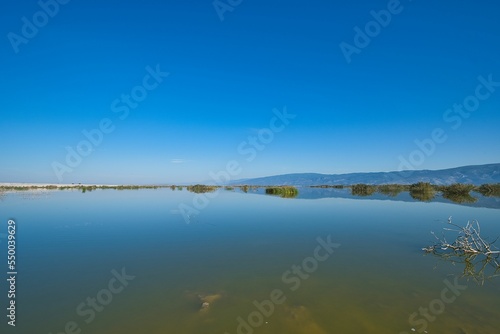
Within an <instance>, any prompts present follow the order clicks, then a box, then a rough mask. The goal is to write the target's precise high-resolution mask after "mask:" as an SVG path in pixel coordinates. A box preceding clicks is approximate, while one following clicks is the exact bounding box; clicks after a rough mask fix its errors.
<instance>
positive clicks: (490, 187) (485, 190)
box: [474, 183, 500, 197]
mask: <svg viewBox="0 0 500 334" xmlns="http://www.w3.org/2000/svg"><path fill="white" fill-rule="evenodd" d="M474 190H475V191H477V192H479V193H480V194H481V195H483V196H488V197H500V183H495V184H483V185H481V186H479V187H476V188H474Z"/></svg>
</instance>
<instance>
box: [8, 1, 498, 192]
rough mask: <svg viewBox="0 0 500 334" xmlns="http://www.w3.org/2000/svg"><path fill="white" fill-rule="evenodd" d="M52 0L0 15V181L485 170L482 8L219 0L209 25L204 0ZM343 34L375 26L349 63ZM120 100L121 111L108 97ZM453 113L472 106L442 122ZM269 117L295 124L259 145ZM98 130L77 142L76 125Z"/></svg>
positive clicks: (488, 124)
mask: <svg viewBox="0 0 500 334" xmlns="http://www.w3.org/2000/svg"><path fill="white" fill-rule="evenodd" d="M60 1H61V3H57V4H58V5H57V6H58V8H57V9H56V7H55V6H54V3H56V2H55V0H50V1H44V0H42V3H48V4H50V5H47V6H45V7H47V8H49V11H50V10H52V11H53V13H52V14H53V15H52V16H53V17H50V15H47V14H43V12H42V13H39V12H40V11H43V8H42V7H43V6H41V5H40V3H38V2H37V1H26V0H22V1H17V2H12V1H11V2H9V3H8V4H6V5H4V9H3V10H2V11H1V14H0V15H1V18H0V27H1V32H2V33H3V35H4V38H3V40H2V43H0V57H1V58H2V59H1V60H2V61H1V62H0V68H1V73H2V80H1V81H0V89H1V91H2V101H1V108H0V119H1V122H0V136H1V137H0V138H1V140H0V154H1V163H0V182H51V183H59V182H63V183H71V182H82V183H139V184H142V183H185V182H199V181H206V180H210V176H209V173H210V172H219V171H223V170H225V169H226V165H227V163H228V162H229V161H236V162H237V163H238V165H239V167H240V168H239V169H238V172H237V173H234V175H232V176H231V177H232V178H233V179H239V178H247V177H257V176H266V175H274V174H282V173H294V172H319V173H346V172H360V171H389V170H398V169H407V168H415V169H441V168H449V167H456V166H461V165H472V164H484V163H494V162H498V160H499V159H498V158H499V157H500V145H498V144H499V137H498V125H499V124H500V83H499V84H495V83H496V82H500V62H499V61H498V56H499V54H500V40H499V39H500V37H499V36H500V21H499V20H498V15H497V14H498V13H499V11H500V4H498V2H497V1H494V0H485V1H482V2H481V3H480V4H478V3H477V2H474V1H472V0H466V1H451V0H449V1H439V2H430V1H421V0H418V1H417V0H414V1H409V0H406V1H401V2H400V3H399V4H398V3H397V2H396V1H394V0H391V1H356V2H355V3H354V2H353V3H348V2H345V1H326V0H322V1H319V0H316V1H314V0H313V1H307V2H305V1H286V2H284V1H269V0H267V1H260V0H253V1H249V0H243V1H237V0H232V1H230V2H229V1H228V0H221V1H219V3H218V6H219V8H224V6H226V7H225V8H226V9H228V8H229V9H230V10H227V11H225V12H224V13H222V14H221V13H218V12H217V10H216V9H215V7H214V4H213V1H200V0H196V1H195V0H182V1H181V0H172V1H156V0H145V1H140V2H139V1H125V2H123V1H93V0H91V1H78V0H71V1H69V2H67V3H64V4H62V3H63V2H65V1H62V0H60ZM230 3H232V4H233V5H230ZM388 8H389V9H388ZM220 10H221V9H219V11H220ZM381 10H384V12H380V11H381ZM389 10H391V11H392V13H391V11H389ZM371 11H375V12H376V13H381V14H380V15H381V17H382V19H384V16H383V13H389V14H390V22H388V23H387V21H388V18H387V16H385V20H386V21H385V22H383V23H384V25H385V26H382V24H380V23H373V22H375V21H374V20H375V18H374V15H373V14H372V13H371ZM219 14H221V15H222V17H223V20H221V18H220V16H219ZM44 15H45V16H44ZM23 18H25V19H23ZM382 19H380V20H382ZM37 20H38V21H37ZM35 21H36V22H35ZM372 21H373V22H372ZM26 22H28V25H31V24H33V25H34V27H35V28H36V29H37V30H38V31H37V32H36V33H34V32H33V31H30V30H29V27H24V29H23V26H24V25H27V23H26ZM370 22H372V23H370ZM381 22H382V21H381ZM35 23H37V24H38V27H37V25H35ZM386 23H387V24H386ZM377 25H378V26H377ZM355 27H359V29H360V30H361V31H362V32H363V33H364V34H366V28H367V27H368V28H369V29H375V30H369V35H371V37H370V36H369V35H367V36H365V38H368V39H369V43H367V41H366V39H365V41H364V42H365V44H367V45H363V44H362V43H361V44H359V43H358V47H357V51H356V52H355V53H352V54H350V55H349V56H348V57H347V58H349V62H348V61H347V58H346V56H345V55H344V53H343V51H342V48H341V47H340V46H341V45H344V46H345V45H347V44H349V45H351V46H352V47H356V43H355V37H356V34H357V33H356V30H355ZM23 34H24V35H23ZM30 34H31V35H30ZM360 38H361V37H359V36H358V42H359V39H360ZM362 39H363V38H361V40H362ZM342 43H345V44H342ZM16 51H17V52H16ZM148 69H149V71H148ZM155 70H157V71H160V72H161V73H167V72H168V76H167V75H166V74H163V75H164V76H162V77H160V78H159V80H160V81H161V82H159V81H155V79H154V77H152V76H151V73H150V72H154V71H155ZM148 75H149V77H148V78H146V76H148ZM157 76H158V75H157ZM479 77H482V78H483V79H484V80H485V81H488V80H489V81H490V85H489V89H490V90H488V87H484V84H483V87H478V86H480V85H482V83H481V82H484V80H483V81H481V80H479V79H478V78H479ZM145 78H146V79H145ZM144 80H146V83H147V85H148V87H149V88H151V89H150V90H148V89H145V88H144V87H142V88H141V86H143V81H144ZM491 82H493V84H492V83H491ZM152 86H155V87H154V88H152ZM478 89H479V92H480V94H481V99H478V98H477V97H475V96H476V92H477V91H478ZM132 92H134V93H135V94H136V95H135V96H136V97H140V101H136V102H137V104H135V102H134V100H132V102H130V103H133V104H132V105H133V106H134V107H131V105H129V106H127V104H126V102H122V100H121V99H122V98H123V96H126V95H129V96H130V95H131V93H132ZM144 92H145V93H146V94H147V96H145V97H144V96H141V95H140V93H144ZM137 94H139V95H137ZM117 99H118V100H117ZM115 101H116V103H115V104H114V105H113V103H114V102H115ZM478 101H479V103H478V104H477V105H475V104H474V102H478ZM465 102H467V103H470V104H469V108H470V109H471V110H473V111H471V112H470V113H469V112H467V113H465V112H466V111H465V112H464V113H463V114H462V115H460V114H458V113H455V112H449V113H447V110H448V109H449V108H453V105H454V104H463V103H465ZM120 107H122V109H119V108H120ZM123 108H125V109H128V115H127V116H126V117H123V116H124V114H123V113H124V110H125V109H123ZM284 108H286V110H287V113H289V114H292V115H295V118H293V119H290V122H289V124H287V125H286V126H285V127H284V129H283V130H282V131H280V132H276V133H273V138H272V140H270V141H269V140H267V141H266V143H265V145H264V144H263V143H262V142H261V141H260V140H261V139H260V138H259V137H258V136H259V130H261V129H264V128H269V126H270V122H271V121H272V120H273V117H275V114H274V113H273V110H275V111H276V110H279V111H281V112H282V111H283V109H284ZM120 110H121V111H120ZM463 115H467V116H463ZM120 116H122V118H123V119H121V118H120ZM106 119H107V120H109V121H110V122H111V123H109V124H108V128H107V130H108V133H102V137H99V136H97V137H95V143H94V144H93V143H90V142H89V141H88V140H87V138H86V137H85V136H84V134H83V133H82V131H85V130H86V131H92V130H94V129H99V126H100V123H101V122H102V121H103V120H106ZM110 128H112V129H113V130H112V131H109V130H110ZM435 129H441V130H442V133H441V135H440V139H441V140H440V141H439V142H438V141H436V140H435V139H436V138H433V137H432V133H433V131H434V130H435ZM99 131H101V130H99ZM264 132H265V131H264ZM261 133H263V132H262V131H261ZM266 133H268V132H266ZM251 137H256V138H257V140H258V141H259V142H258V144H259V145H260V146H259V147H260V148H261V149H262V146H263V149H262V150H257V149H255V151H256V155H255V156H253V159H250V160H251V161H248V160H249V159H248V158H249V154H247V155H245V154H241V150H240V152H239V150H238V147H239V146H240V145H244V148H247V149H249V148H250V146H245V144H244V143H245V142H247V145H250V144H249V138H251ZM443 137H446V140H442V138H443ZM85 140H87V144H88V143H90V145H91V146H90V147H89V146H88V145H87V146H86V144H85V143H84V144H82V145H80V146H79V148H80V149H81V150H82V151H81V152H83V153H85V154H86V156H83V155H84V154H83V153H82V154H80V158H81V159H78V158H76V159H75V158H73V159H74V160H72V161H71V160H70V162H71V165H70V164H69V163H68V161H67V155H68V152H69V151H68V150H74V152H77V149H78V145H79V144H81V143H82V141H85ZM415 140H419V141H423V142H424V143H426V144H427V146H424V148H420V147H419V146H417V144H416V143H415ZM430 141H432V143H430ZM87 149H88V150H87ZM416 151H418V152H416ZM419 152H420V153H419ZM77 154H78V152H77ZM403 160H404V161H407V163H405V164H403V163H402V161H403ZM409 165H410V166H409ZM408 166H409V167H408Z"/></svg>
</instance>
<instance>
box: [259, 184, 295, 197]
mask: <svg viewBox="0 0 500 334" xmlns="http://www.w3.org/2000/svg"><path fill="white" fill-rule="evenodd" d="M266 194H268V195H274V196H280V197H283V198H294V197H297V195H298V194H299V191H298V190H297V188H295V187H292V186H281V187H267V188H266Z"/></svg>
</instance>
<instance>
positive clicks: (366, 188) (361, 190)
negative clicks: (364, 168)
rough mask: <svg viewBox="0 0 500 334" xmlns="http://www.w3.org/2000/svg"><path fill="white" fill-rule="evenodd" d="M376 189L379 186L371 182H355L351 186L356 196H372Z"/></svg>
mask: <svg viewBox="0 0 500 334" xmlns="http://www.w3.org/2000/svg"><path fill="white" fill-rule="evenodd" d="M375 191H377V187H376V186H372V185H369V184H355V185H352V186H351V193H352V194H353V195H356V196H370V195H372V194H373V193H374V192H375Z"/></svg>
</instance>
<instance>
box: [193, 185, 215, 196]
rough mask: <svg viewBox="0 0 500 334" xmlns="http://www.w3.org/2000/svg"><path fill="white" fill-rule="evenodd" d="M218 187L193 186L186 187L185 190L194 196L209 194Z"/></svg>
mask: <svg viewBox="0 0 500 334" xmlns="http://www.w3.org/2000/svg"><path fill="white" fill-rule="evenodd" d="M219 188H220V187H219V186H206V185H203V184H195V185H194V186H187V187H186V189H187V190H188V191H190V192H193V193H196V194H203V193H211V192H214V191H216V190H217V189H219Z"/></svg>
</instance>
